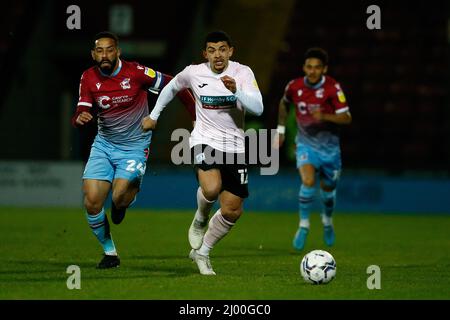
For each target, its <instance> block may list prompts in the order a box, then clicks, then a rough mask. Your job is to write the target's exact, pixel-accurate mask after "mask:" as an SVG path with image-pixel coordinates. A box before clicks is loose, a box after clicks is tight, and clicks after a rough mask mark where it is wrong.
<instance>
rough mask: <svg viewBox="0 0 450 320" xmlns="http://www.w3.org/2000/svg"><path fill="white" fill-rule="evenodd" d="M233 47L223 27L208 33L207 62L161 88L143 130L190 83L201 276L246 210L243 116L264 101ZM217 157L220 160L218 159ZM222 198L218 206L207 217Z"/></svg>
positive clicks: (194, 238) (193, 238) (194, 233)
mask: <svg viewBox="0 0 450 320" xmlns="http://www.w3.org/2000/svg"><path fill="white" fill-rule="evenodd" d="M233 50H234V48H233V46H232V44H231V41H230V38H229V36H228V35H227V34H226V33H225V32H223V31H213V32H211V33H209V34H208V35H207V36H206V39H205V45H204V50H203V56H204V58H205V59H207V60H208V61H207V62H205V63H202V64H198V65H190V66H187V67H186V68H185V69H184V70H183V71H181V72H180V73H178V74H177V75H176V76H175V78H174V79H173V80H172V81H171V82H169V84H168V85H167V86H166V87H164V89H163V90H162V91H161V93H160V95H159V97H158V100H157V101H156V104H155V107H154V109H153V111H152V112H151V113H150V115H149V116H148V117H146V118H144V119H143V121H142V127H143V130H144V131H148V130H152V129H154V128H155V127H156V122H157V120H158V117H159V115H160V113H161V111H162V110H163V109H164V108H165V106H166V105H167V104H168V103H169V102H170V101H171V100H172V99H173V98H174V97H175V95H176V93H177V92H179V91H181V90H183V89H186V88H189V89H191V90H192V92H193V93H194V98H195V101H196V104H195V109H196V117H197V120H196V123H195V127H194V130H193V131H192V132H191V137H190V139H189V145H190V148H191V155H192V160H193V162H194V167H195V169H196V173H197V180H198V182H199V185H200V186H199V188H198V190H197V204H198V209H197V211H196V213H195V217H194V219H193V221H192V224H191V226H190V228H189V243H190V245H191V247H192V250H191V252H190V253H189V257H190V258H191V259H192V260H193V261H195V262H196V264H197V266H198V268H199V271H200V273H201V274H203V275H215V274H216V273H215V272H214V270H213V268H212V266H211V263H210V260H209V252H210V250H211V249H212V248H213V247H214V245H215V244H216V243H217V242H219V241H220V240H221V239H222V238H223V237H224V236H225V235H227V234H228V232H229V231H230V229H231V228H232V227H233V226H234V224H235V223H236V221H237V220H238V219H239V217H240V216H241V214H242V205H243V202H244V199H245V198H247V197H248V176H247V164H246V161H245V158H246V157H245V134H244V117H245V113H246V112H250V113H251V114H254V115H258V116H259V115H261V114H262V112H263V109H264V107H263V102H262V96H261V92H260V91H259V89H258V85H257V83H256V80H255V76H254V74H253V71H252V70H251V69H250V68H249V67H248V66H245V65H242V64H240V63H237V62H234V61H230V58H231V56H232V55H233ZM218 159H219V160H218ZM217 199H219V202H220V209H219V210H217V211H216V213H215V214H214V215H213V216H212V217H211V219H210V220H209V223H208V219H209V213H210V210H211V208H212V206H213V204H214V203H215V201H216V200H217Z"/></svg>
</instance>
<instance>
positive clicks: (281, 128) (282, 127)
mask: <svg viewBox="0 0 450 320" xmlns="http://www.w3.org/2000/svg"><path fill="white" fill-rule="evenodd" d="M277 132H278V133H279V134H284V133H285V132H286V127H285V126H282V125H278V127H277Z"/></svg>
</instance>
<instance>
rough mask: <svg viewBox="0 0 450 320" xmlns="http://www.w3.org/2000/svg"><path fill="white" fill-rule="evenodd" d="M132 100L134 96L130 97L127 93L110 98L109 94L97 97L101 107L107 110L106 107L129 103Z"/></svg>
mask: <svg viewBox="0 0 450 320" xmlns="http://www.w3.org/2000/svg"><path fill="white" fill-rule="evenodd" d="M132 100H133V98H132V97H129V96H127V95H124V96H119V97H113V98H110V97H108V96H101V97H98V98H97V104H98V106H99V107H100V108H102V109H104V110H106V109H109V108H111V106H113V107H116V106H118V105H119V104H121V103H128V102H130V101H132Z"/></svg>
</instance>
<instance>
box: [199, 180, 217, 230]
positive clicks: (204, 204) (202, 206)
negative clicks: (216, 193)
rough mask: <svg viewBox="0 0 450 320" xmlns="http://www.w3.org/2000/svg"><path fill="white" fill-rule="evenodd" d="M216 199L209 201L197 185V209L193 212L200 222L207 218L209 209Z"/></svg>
mask: <svg viewBox="0 0 450 320" xmlns="http://www.w3.org/2000/svg"><path fill="white" fill-rule="evenodd" d="M215 202H216V200H213V201H209V200H208V199H206V198H205V196H204V195H203V192H202V188H200V187H198V189H197V206H198V209H197V211H196V212H195V219H196V220H198V221H200V222H205V221H206V220H208V217H209V212H210V211H211V208H212V207H213V205H214V203H215Z"/></svg>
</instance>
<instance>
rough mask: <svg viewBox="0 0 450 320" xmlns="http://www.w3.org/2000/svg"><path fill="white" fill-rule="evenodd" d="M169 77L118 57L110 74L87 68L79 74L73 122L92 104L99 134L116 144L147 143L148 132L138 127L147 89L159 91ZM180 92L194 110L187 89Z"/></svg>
mask: <svg viewBox="0 0 450 320" xmlns="http://www.w3.org/2000/svg"><path fill="white" fill-rule="evenodd" d="M171 79H172V77H171V76H169V75H166V74H163V73H161V72H158V71H155V70H153V69H151V68H148V67H145V66H142V65H140V64H138V63H136V62H127V61H124V60H121V59H120V60H119V67H118V68H117V69H116V71H115V72H114V73H113V74H112V75H110V76H106V75H104V74H102V73H101V71H100V70H99V68H98V67H96V66H94V67H92V68H89V69H88V70H86V71H85V72H84V73H83V75H82V76H81V81H80V90H79V95H80V97H79V100H78V105H77V112H76V114H75V115H74V118H73V122H74V120H75V119H76V117H77V116H78V114H79V113H80V112H82V111H89V110H90V109H91V108H92V106H93V105H94V104H96V105H97V106H98V114H97V116H98V135H99V136H101V137H102V138H104V139H106V140H108V141H109V142H111V143H114V144H118V145H125V146H128V147H130V146H141V145H143V146H145V145H147V146H148V144H149V143H150V139H151V134H152V132H151V131H149V132H145V133H144V132H143V130H142V127H141V122H142V119H143V118H144V117H145V116H147V115H148V114H149V107H148V102H147V91H148V90H151V91H160V90H161V89H162V88H163V87H164V86H165V85H166V84H167V83H168V82H169V81H170V80H171ZM182 94H184V95H185V96H184V97H181V98H182V99H181V100H182V101H183V103H185V105H186V106H187V107H188V109H189V108H192V109H194V104H195V101H194V99H193V97H192V95H190V93H189V92H187V91H186V92H184V93H182ZM186 95H189V96H190V99H189V97H188V96H186Z"/></svg>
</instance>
